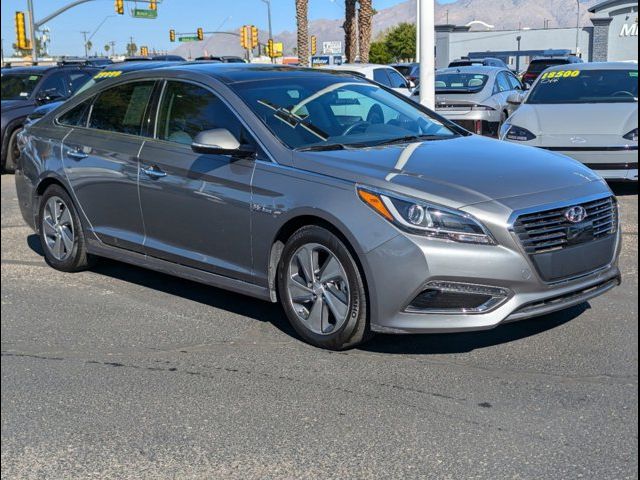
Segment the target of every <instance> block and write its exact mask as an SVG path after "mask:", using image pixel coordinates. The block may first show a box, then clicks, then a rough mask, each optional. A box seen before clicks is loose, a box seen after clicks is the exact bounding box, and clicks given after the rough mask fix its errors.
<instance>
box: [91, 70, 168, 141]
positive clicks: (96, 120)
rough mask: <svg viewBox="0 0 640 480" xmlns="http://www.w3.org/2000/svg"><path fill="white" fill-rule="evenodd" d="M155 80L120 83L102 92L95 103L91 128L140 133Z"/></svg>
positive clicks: (133, 133) (131, 133)
mask: <svg viewBox="0 0 640 480" xmlns="http://www.w3.org/2000/svg"><path fill="white" fill-rule="evenodd" d="M154 85H155V82H153V81H146V82H135V83H126V84H124V85H118V86H117V87H113V88H110V89H108V90H105V91H104V92H102V93H101V94H100V95H99V96H98V99H97V100H96V101H95V103H94V104H93V110H92V112H91V120H90V121H89V127H90V128H97V129H99V130H107V131H110V132H118V133H128V134H130V135H140V132H141V129H142V123H143V120H144V116H145V112H146V110H147V105H148V104H149V99H150V98H151V94H152V92H153V87H154Z"/></svg>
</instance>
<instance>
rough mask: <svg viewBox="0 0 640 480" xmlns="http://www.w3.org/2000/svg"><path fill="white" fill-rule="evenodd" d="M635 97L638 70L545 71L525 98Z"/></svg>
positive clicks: (617, 99)
mask: <svg viewBox="0 0 640 480" xmlns="http://www.w3.org/2000/svg"><path fill="white" fill-rule="evenodd" d="M637 101H638V71H637V70H561V71H555V72H554V71H552V72H546V73H544V74H543V76H542V78H541V79H540V81H539V82H538V84H537V85H536V86H535V87H534V88H533V90H532V91H531V93H530V94H529V98H528V99H527V103H531V104H560V103H627V102H637Z"/></svg>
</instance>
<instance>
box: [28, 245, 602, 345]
mask: <svg viewBox="0 0 640 480" xmlns="http://www.w3.org/2000/svg"><path fill="white" fill-rule="evenodd" d="M27 244H28V246H29V248H31V250H33V251H34V252H35V253H37V254H38V255H40V256H44V252H43V251H42V247H41V245H40V239H39V238H38V236H37V235H30V236H29V237H27ZM91 271H92V272H93V273H96V274H98V275H104V276H107V277H111V278H114V279H117V280H120V281H123V282H129V283H133V284H135V285H139V286H143V287H146V288H150V289H153V290H157V291H159V292H164V293H167V294H169V295H175V296H179V297H182V298H184V299H187V300H190V301H193V302H198V303H201V304H204V305H208V306H210V307H213V308H217V309H220V310H224V311H227V312H231V313H234V314H236V315H242V316H245V317H248V318H252V319H254V320H258V321H261V322H269V323H271V324H272V325H273V326H274V327H276V328H277V329H278V330H280V331H281V332H283V333H284V334H286V335H288V336H290V337H293V338H296V339H298V340H300V337H299V336H298V334H297V333H296V332H295V330H294V329H293V327H291V325H290V324H289V322H288V320H287V318H286V316H285V314H284V312H283V310H282V308H281V307H280V306H279V305H277V304H272V303H268V302H265V301H261V300H256V299H253V298H250V297H247V296H245V295H241V294H237V293H233V292H228V291H226V290H222V289H219V288H215V287H211V286H208V285H204V284H201V283H197V282H193V281H191V280H185V279H182V278H179V277H174V276H171V275H167V274H164V273H159V272H155V271H153V270H148V269H145V268H142V267H137V266H135V265H130V264H127V263H122V262H117V261H115V260H109V259H100V261H99V262H98V264H97V265H96V266H95V267H93V268H92V269H91ZM589 308H590V306H589V304H586V303H585V304H583V305H578V306H576V307H573V308H571V309H569V310H565V311H562V312H557V313H554V314H550V315H546V316H544V317H539V318H535V319H531V320H524V321H520V322H515V323H509V324H505V325H501V326H499V327H497V328H495V329H492V330H485V331H479V332H469V333H452V334H426V335H417V334H416V335H384V334H378V335H376V336H375V337H374V338H373V340H372V341H370V342H369V343H367V344H365V345H363V346H361V347H359V350H361V351H369V352H376V353H392V354H403V353H404V354H427V355H428V354H446V353H463V352H469V351H472V350H476V349H479V348H485V347H491V346H494V345H499V344H503V343H509V342H513V341H516V340H520V339H523V338H526V337H530V336H533V335H537V334H539V333H542V332H544V331H547V330H551V329H553V328H556V327H558V326H560V325H562V324H564V323H567V322H569V321H571V320H573V319H575V318H576V317H578V316H580V315H581V314H582V313H584V312H585V311H586V310H587V309H589Z"/></svg>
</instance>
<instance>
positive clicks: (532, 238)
mask: <svg viewBox="0 0 640 480" xmlns="http://www.w3.org/2000/svg"><path fill="white" fill-rule="evenodd" d="M581 206H582V207H584V208H585V209H586V210H587V218H586V219H585V221H592V222H593V236H594V240H597V239H600V238H604V237H606V236H608V235H613V234H615V233H616V232H617V230H618V208H617V203H616V200H615V198H614V197H608V198H603V199H600V200H595V201H592V202H588V203H583V204H581ZM567 208H568V207H562V208H557V209H553V210H545V211H542V212H537V213H530V214H526V215H521V216H520V217H518V219H517V220H516V223H515V226H514V227H515V233H516V234H517V235H518V238H519V239H520V242H521V243H522V246H523V247H524V249H525V250H526V252H527V253H528V254H530V255H534V254H537V253H546V252H551V251H554V250H561V249H563V248H566V247H567V246H568V245H569V241H568V239H567V228H568V227H570V226H572V225H573V224H572V223H571V222H569V220H567V219H566V218H565V216H564V213H565V212H566V210H567Z"/></svg>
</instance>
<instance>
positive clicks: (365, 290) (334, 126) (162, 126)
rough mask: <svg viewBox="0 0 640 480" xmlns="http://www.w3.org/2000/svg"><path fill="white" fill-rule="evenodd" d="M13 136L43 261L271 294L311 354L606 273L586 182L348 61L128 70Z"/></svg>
mask: <svg viewBox="0 0 640 480" xmlns="http://www.w3.org/2000/svg"><path fill="white" fill-rule="evenodd" d="M20 142H21V147H22V154H21V156H20V161H19V163H18V171H17V173H16V184H17V189H18V194H19V201H20V207H21V209H22V214H23V216H24V218H25V220H26V222H27V223H28V224H29V225H30V226H31V227H33V228H34V229H35V230H36V231H37V232H38V234H39V236H40V239H41V242H42V246H43V249H44V252H45V257H46V261H47V262H48V263H49V264H50V265H51V266H52V267H54V268H56V269H59V270H62V271H67V272H75V271H79V270H82V269H86V268H88V267H89V266H90V265H91V264H92V262H93V261H94V260H95V259H96V257H110V258H112V259H116V260H121V261H124V262H129V263H133V264H137V265H141V266H144V267H148V268H150V269H154V270H158V271H161V272H166V273H170V274H173V275H177V276H180V277H184V278H188V279H191V280H196V281H199V282H204V283H206V284H210V285H213V286H216V287H220V288H224V289H228V290H232V291H235V292H241V293H244V294H247V295H251V296H253V297H257V298H260V299H263V300H266V301H271V302H278V301H279V302H280V303H281V304H282V306H283V308H284V311H285V312H286V315H287V317H288V318H289V320H290V321H291V323H292V325H293V326H294V327H295V329H296V330H297V332H298V333H299V334H300V336H301V337H303V338H304V339H305V340H306V341H308V342H310V343H312V344H313V345H317V346H320V347H324V348H329V349H344V348H348V347H352V346H354V345H357V344H359V343H361V342H363V341H365V340H366V339H368V338H369V337H370V336H371V334H372V333H373V332H388V333H426V332H457V331H468V330H482V329H490V328H493V327H496V326H497V325H500V324H501V323H503V322H510V321H514V320H520V319H524V318H529V317H535V316H539V315H543V314H546V313H549V312H552V311H556V310H561V309H565V308H567V307H570V306H573V305H576V304H579V303H582V302H585V301H587V300H589V299H591V298H593V297H596V296H598V295H600V294H603V293H604V292H607V291H609V290H611V289H612V288H614V287H616V286H617V285H618V284H619V282H620V271H619V269H618V267H617V258H618V253H619V248H620V236H619V226H618V206H617V202H616V199H615V198H614V196H613V194H612V192H611V191H610V189H609V188H608V187H607V184H606V183H605V182H604V181H603V180H602V179H601V178H600V177H599V176H597V175H596V174H595V173H593V172H592V171H591V170H589V169H588V168H586V167H584V166H583V165H581V164H580V163H578V162H576V161H574V160H571V159H568V158H564V157H558V156H557V155H556V154H554V153H550V152H546V151H542V150H538V149H534V148H529V147H522V146H518V145H513V144H509V143H505V142H498V141H494V140H490V139H487V138H483V137H479V136H475V135H471V134H469V133H468V132H467V131H466V130H463V129H461V128H460V127H458V126H456V125H455V124H453V123H451V122H449V121H448V120H445V119H444V118H442V117H440V116H438V115H437V114H434V113H433V112H430V111H429V110H427V109H424V108H423V107H421V106H419V105H417V104H415V103H413V102H411V101H410V100H408V99H406V98H403V96H402V95H399V94H397V93H395V92H393V91H391V90H388V89H385V88H383V87H381V86H379V85H377V84H373V83H371V82H369V81H367V80H366V79H363V78H361V77H359V76H354V75H351V74H344V73H335V72H326V71H317V70H305V69H294V68H286V67H275V66H271V65H270V66H256V65H226V64H219V65H204V64H201V65H178V66H175V67H170V68H165V69H159V70H152V71H144V72H135V73H131V74H126V75H122V76H120V77H117V78H114V79H112V80H107V81H105V82H102V83H100V84H99V85H96V86H94V87H92V88H91V89H88V90H87V91H85V92H84V93H82V94H80V95H78V96H77V97H74V98H73V99H72V100H71V101H69V102H68V103H65V104H64V105H62V106H61V107H59V108H58V109H56V110H54V111H53V112H50V113H49V114H47V115H46V116H45V117H44V118H42V119H41V120H40V121H38V122H37V123H35V124H34V125H32V126H31V127H29V128H27V129H26V130H25V132H24V133H23V134H22V136H21V138H20Z"/></svg>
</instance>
